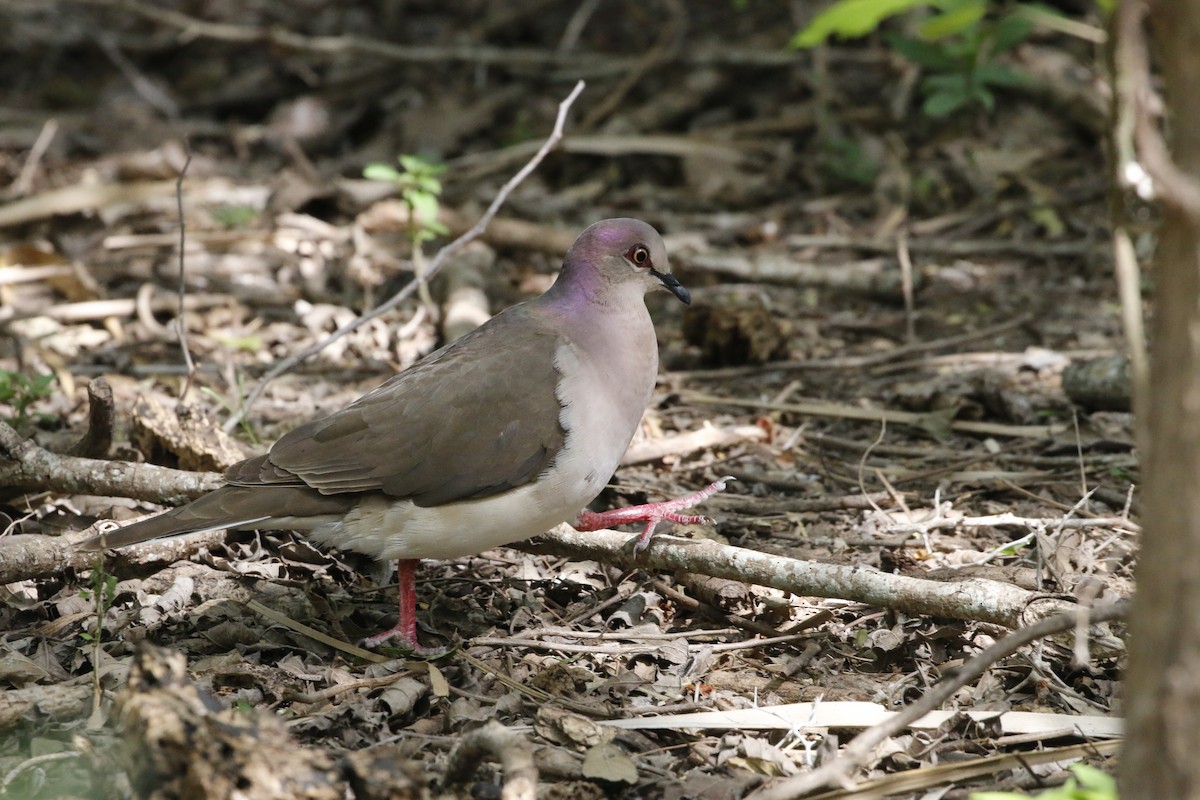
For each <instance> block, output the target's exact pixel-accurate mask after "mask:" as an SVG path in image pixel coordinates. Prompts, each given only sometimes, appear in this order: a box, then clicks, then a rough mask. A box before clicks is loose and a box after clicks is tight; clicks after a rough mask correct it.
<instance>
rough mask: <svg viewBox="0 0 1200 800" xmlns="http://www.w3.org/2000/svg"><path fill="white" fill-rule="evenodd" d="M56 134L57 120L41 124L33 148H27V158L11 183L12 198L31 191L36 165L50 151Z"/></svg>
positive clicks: (49, 120)
mask: <svg viewBox="0 0 1200 800" xmlns="http://www.w3.org/2000/svg"><path fill="white" fill-rule="evenodd" d="M57 133H58V120H56V119H53V118H51V119H48V120H46V121H45V122H44V123H43V124H42V130H41V132H40V133H38V137H37V139H35V140H34V142H33V147H31V148H29V156H28V157H27V158H26V159H25V163H24V164H23V165H22V166H21V174H20V175H18V176H17V179H16V180H15V181H13V185H12V195H13V196H14V197H23V196H25V195H27V194H29V193H30V192H31V191H33V177H34V175H36V174H37V168H38V165H39V164H41V163H42V157H43V156H44V155H46V151H47V150H49V149H50V143H51V142H53V141H54V137H55V135H56V134H57Z"/></svg>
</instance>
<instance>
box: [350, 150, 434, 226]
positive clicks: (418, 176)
mask: <svg viewBox="0 0 1200 800" xmlns="http://www.w3.org/2000/svg"><path fill="white" fill-rule="evenodd" d="M397 161H398V162H399V164H400V169H396V168H395V167H393V166H392V165H390V164H368V165H367V167H366V169H364V170H363V177H364V178H366V179H367V180H372V181H388V182H390V183H393V184H395V185H396V189H397V190H398V191H399V193H400V199H401V200H402V201H404V204H405V205H406V206H408V211H409V215H408V216H409V237H410V238H411V239H412V241H413V244H414V245H417V244H420V243H421V242H425V241H429V240H430V239H433V238H435V237H437V236H445V235H446V234H447V233H449V232H450V230H449V229H448V228H447V227H446V226H445V225H443V224H442V223H440V222H438V218H437V215H438V205H439V202H440V198H441V195H442V182H441V181H440V180H438V176H439V175H441V174H442V173H443V172H445V171H446V167H445V165H444V164H434V163H432V162H429V161H426V160H425V159H423V158H421V157H420V156H411V155H404V156H400V157H399V158H398V159H397Z"/></svg>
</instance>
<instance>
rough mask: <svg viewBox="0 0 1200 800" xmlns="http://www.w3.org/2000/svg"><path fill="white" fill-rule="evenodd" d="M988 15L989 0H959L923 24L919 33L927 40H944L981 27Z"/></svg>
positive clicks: (918, 29)
mask: <svg viewBox="0 0 1200 800" xmlns="http://www.w3.org/2000/svg"><path fill="white" fill-rule="evenodd" d="M986 13H987V0H959V2H956V3H954V4H953V5H952V6H951V7H950V8H948V9H946V11H944V12H943V13H941V14H938V15H937V16H936V17H934V18H932V19H930V20H928V21H926V22H923V23H921V26H920V27H919V28H917V31H918V32H919V33H920V34H921V35H922V36H924V37H925V38H926V39H944V38H946V37H947V36H954V35H956V34H960V33H964V32H965V31H967V30H968V29H970V28H973V27H975V26H977V25H979V23H980V21H981V20H982V19H983V17H984V15H985V14H986Z"/></svg>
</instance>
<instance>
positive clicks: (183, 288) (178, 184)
mask: <svg viewBox="0 0 1200 800" xmlns="http://www.w3.org/2000/svg"><path fill="white" fill-rule="evenodd" d="M183 148H184V151H185V152H186V153H187V158H186V159H185V160H184V162H183V166H182V167H181V168H180V170H179V177H178V178H176V180H175V207H176V208H177V209H178V210H179V313H178V314H176V315H175V332H176V334H177V335H178V336H179V348H180V349H181V350H183V363H184V365H185V366H186V367H187V377H186V378H185V379H184V381H183V388H182V389H181V390H180V391H179V399H180V400H183V399H184V398H185V397H187V393H188V389H191V388H192V379H193V378H195V377H196V363H195V362H194V361H192V351H191V349H190V348H189V347H188V336H187V317H186V316H184V306H185V304H186V303H187V283H186V281H185V280H184V278H185V277H186V271H185V263H186V259H185V255H184V246H185V245H186V244H187V221H186V220H185V219H184V218H183V179H184V178H186V177H187V171H188V167H190V166H191V165H192V148H191V145H190V144H188V140H187V138H186V137H185V138H184V140H183Z"/></svg>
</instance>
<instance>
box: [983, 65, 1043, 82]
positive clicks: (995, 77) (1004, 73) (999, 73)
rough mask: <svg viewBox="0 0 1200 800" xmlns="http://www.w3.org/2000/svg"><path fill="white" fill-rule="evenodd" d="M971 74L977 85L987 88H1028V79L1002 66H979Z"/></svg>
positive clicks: (1024, 75) (1023, 74)
mask: <svg viewBox="0 0 1200 800" xmlns="http://www.w3.org/2000/svg"><path fill="white" fill-rule="evenodd" d="M971 74H972V77H974V79H975V81H976V82H977V83H984V84H987V85H989V86H1014V87H1020V86H1028V85H1029V82H1030V80H1031V79H1030V77H1029V76H1028V75H1026V74H1025V73H1024V72H1020V71H1018V70H1015V69H1012V68H1011V67H1006V66H1004V65H1003V64H980V65H979V66H978V67H976V68H975V71H974V72H973V73H971Z"/></svg>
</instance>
